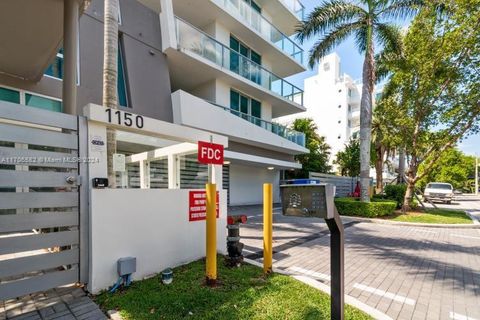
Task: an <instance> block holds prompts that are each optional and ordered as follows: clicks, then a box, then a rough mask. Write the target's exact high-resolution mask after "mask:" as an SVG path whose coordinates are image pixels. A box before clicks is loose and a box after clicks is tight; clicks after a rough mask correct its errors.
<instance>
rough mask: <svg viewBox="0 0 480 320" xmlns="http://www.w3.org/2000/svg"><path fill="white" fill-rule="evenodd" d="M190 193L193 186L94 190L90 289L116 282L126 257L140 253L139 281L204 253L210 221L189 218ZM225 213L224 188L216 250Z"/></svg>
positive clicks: (223, 247) (222, 239)
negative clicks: (171, 188) (121, 263)
mask: <svg viewBox="0 0 480 320" xmlns="http://www.w3.org/2000/svg"><path fill="white" fill-rule="evenodd" d="M188 195H189V190H165V189H142V190H140V189H116V190H115V189H94V190H92V192H91V212H92V214H91V217H90V218H91V242H90V243H91V249H90V254H91V258H90V261H91V266H90V273H91V274H90V279H91V281H90V283H89V284H88V290H89V291H90V292H92V293H98V292H99V291H100V290H103V289H107V288H108V287H109V286H112V285H113V284H114V283H115V281H116V280H117V277H118V275H117V269H116V262H117V259H118V258H121V257H128V256H133V257H136V258H137V272H135V273H134V274H133V279H134V280H140V279H142V278H144V277H146V276H149V275H153V274H156V273H159V272H161V271H162V270H163V269H165V268H168V267H175V266H178V265H181V264H185V263H188V262H191V261H194V260H197V259H200V258H202V257H204V256H205V241H206V240H205V221H194V222H189V221H188V205H189V204H188ZM172 199H178V200H176V201H172ZM226 216H227V194H226V191H221V193H220V218H219V219H218V220H217V250H218V251H219V252H221V253H224V254H225V253H226ZM174 281H175V280H174Z"/></svg>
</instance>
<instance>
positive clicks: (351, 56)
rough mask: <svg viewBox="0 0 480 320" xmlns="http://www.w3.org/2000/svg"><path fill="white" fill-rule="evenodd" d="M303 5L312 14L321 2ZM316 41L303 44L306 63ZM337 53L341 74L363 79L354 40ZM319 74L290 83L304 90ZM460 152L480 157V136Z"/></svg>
mask: <svg viewBox="0 0 480 320" xmlns="http://www.w3.org/2000/svg"><path fill="white" fill-rule="evenodd" d="M302 3H303V5H304V6H305V13H306V14H308V13H310V12H311V11H312V10H313V8H314V7H315V6H316V5H318V4H319V3H320V1H319V0H302ZM399 23H400V25H402V26H408V23H409V22H408V21H406V22H404V21H400V22H399ZM314 41H315V39H312V40H310V41H308V42H305V43H303V45H302V47H303V50H304V57H303V59H304V62H305V64H306V62H307V61H308V51H309V50H310V48H311V47H312V46H313V42H314ZM335 52H336V53H337V54H338V55H339V56H340V59H341V71H340V72H341V73H347V74H349V75H350V76H351V77H352V78H353V79H361V77H362V65H363V56H361V55H360V54H359V52H358V50H357V49H356V47H355V41H354V39H353V38H349V39H347V40H346V41H345V42H343V43H342V44H340V45H339V46H338V47H336V48H335ZM316 73H317V66H315V68H314V69H313V70H312V69H310V68H308V69H307V71H305V72H303V73H300V74H297V75H295V76H292V77H289V78H287V80H288V81H290V82H292V83H293V84H294V85H296V86H297V87H299V88H302V89H303V87H304V86H303V80H304V79H306V78H308V77H311V76H313V75H315V74H316ZM458 147H459V149H460V150H462V151H463V152H465V153H466V154H469V155H475V154H476V155H477V156H480V134H476V135H471V136H469V137H467V138H465V139H464V140H463V141H461V142H460V143H459V144H458Z"/></svg>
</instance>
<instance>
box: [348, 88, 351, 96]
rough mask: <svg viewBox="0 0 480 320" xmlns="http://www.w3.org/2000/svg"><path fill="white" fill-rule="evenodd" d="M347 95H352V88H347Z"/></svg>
mask: <svg viewBox="0 0 480 320" xmlns="http://www.w3.org/2000/svg"><path fill="white" fill-rule="evenodd" d="M348 96H349V97H351V96H352V89H348Z"/></svg>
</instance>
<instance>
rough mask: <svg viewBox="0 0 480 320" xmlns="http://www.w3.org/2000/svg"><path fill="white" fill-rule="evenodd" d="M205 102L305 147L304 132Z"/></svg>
mask: <svg viewBox="0 0 480 320" xmlns="http://www.w3.org/2000/svg"><path fill="white" fill-rule="evenodd" d="M205 101H207V102H208V103H210V104H212V105H214V106H216V107H219V108H221V109H223V110H225V111H228V112H230V113H231V114H233V115H236V116H237V117H240V118H242V119H244V120H247V121H248V122H251V123H253V124H254V125H257V126H259V127H261V128H263V129H265V130H268V131H270V132H272V133H274V134H276V135H277V136H280V137H282V138H285V139H287V140H289V141H291V142H293V143H296V144H298V145H299V146H302V147H305V134H304V133H303V132H298V131H295V130H292V129H289V128H288V127H286V126H283V125H281V124H278V123H275V122H270V121H266V120H263V119H260V118H257V117H254V116H252V115H249V114H246V113H243V112H240V111H238V110H234V109H231V108H228V107H225V106H222V105H219V104H216V103H215V102H211V101H208V100H205Z"/></svg>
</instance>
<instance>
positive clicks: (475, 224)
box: [341, 213, 480, 229]
mask: <svg viewBox="0 0 480 320" xmlns="http://www.w3.org/2000/svg"><path fill="white" fill-rule="evenodd" d="M467 215H468V216H469V217H470V219H472V220H473V224H436V223H417V222H399V221H389V220H383V219H373V218H360V217H350V216H341V217H342V220H345V221H358V222H369V223H377V224H387V225H392V226H410V227H426V228H451V229H480V223H478V221H476V219H474V218H472V216H471V215H470V214H468V213H467Z"/></svg>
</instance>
